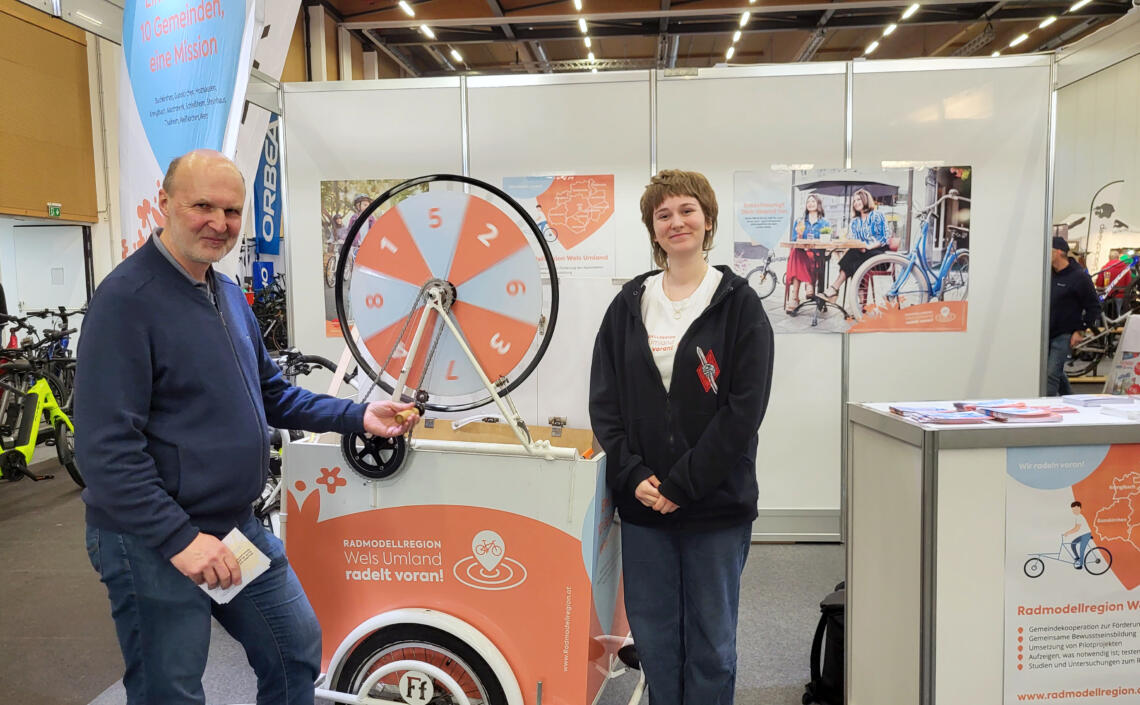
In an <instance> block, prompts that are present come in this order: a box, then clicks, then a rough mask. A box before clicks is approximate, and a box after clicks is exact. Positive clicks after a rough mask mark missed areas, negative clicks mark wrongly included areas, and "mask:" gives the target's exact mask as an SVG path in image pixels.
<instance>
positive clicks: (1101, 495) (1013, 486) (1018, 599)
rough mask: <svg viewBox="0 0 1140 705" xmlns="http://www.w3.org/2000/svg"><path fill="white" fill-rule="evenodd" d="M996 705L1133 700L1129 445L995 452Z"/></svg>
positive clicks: (1135, 517)
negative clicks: (1000, 490)
mask: <svg viewBox="0 0 1140 705" xmlns="http://www.w3.org/2000/svg"><path fill="white" fill-rule="evenodd" d="M1005 527H1006V528H1005V563H1006V565H1005V629H1004V639H1003V641H1004V650H1003V652H1004V662H1003V667H1004V673H1005V679H1004V680H1005V697H1004V702H1005V703H1006V705H1012V704H1013V703H1019V702H1024V701H1027V700H1048V701H1049V702H1058V703H1082V704H1084V703H1088V704H1089V705H1093V704H1095V703H1106V704H1107V703H1119V702H1135V701H1136V699H1135V697H1133V698H1131V699H1130V698H1128V697H1121V696H1128V695H1131V696H1135V695H1137V694H1140V678H1137V674H1138V673H1140V589H1138V588H1140V445H1137V444H1116V445H1111V446H1107V445H1101V446H1059V447H1050V448H1046V447H1030V448H1010V449H1008V450H1007V451H1006V516H1005Z"/></svg>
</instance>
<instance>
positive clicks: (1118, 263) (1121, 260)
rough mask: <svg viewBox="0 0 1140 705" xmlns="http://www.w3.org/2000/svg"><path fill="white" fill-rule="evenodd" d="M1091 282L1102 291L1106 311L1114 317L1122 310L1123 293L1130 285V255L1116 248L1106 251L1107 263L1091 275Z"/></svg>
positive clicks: (1124, 293)
mask: <svg viewBox="0 0 1140 705" xmlns="http://www.w3.org/2000/svg"><path fill="white" fill-rule="evenodd" d="M1093 284H1094V285H1096V287H1097V288H1098V289H1100V290H1101V291H1103V292H1104V299H1105V309H1106V313H1108V314H1109V315H1111V316H1113V317H1116V316H1119V315H1120V314H1121V313H1123V312H1124V307H1125V305H1126V303H1125V300H1124V299H1125V295H1126V294H1127V293H1128V288H1129V287H1130V286H1132V257H1130V256H1129V255H1127V254H1125V253H1122V252H1121V251H1120V250H1118V249H1112V250H1109V252H1108V263H1107V264H1105V265H1104V268H1103V269H1101V270H1100V271H1099V272H1097V273H1096V275H1095V276H1094V277H1093Z"/></svg>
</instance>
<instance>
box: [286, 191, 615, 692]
mask: <svg viewBox="0 0 1140 705" xmlns="http://www.w3.org/2000/svg"><path fill="white" fill-rule="evenodd" d="M425 189H426V190H425ZM371 216H375V217H374V218H373V217H371ZM369 221H374V222H373V223H372V224H371V225H368V223H369ZM362 227H363V228H367V232H358V231H359V230H360V229H361V228H362ZM353 243H358V247H357V248H356V249H355V252H354V251H353V250H354V244H353ZM334 293H335V297H336V308H337V315H338V318H339V321H340V325H341V330H342V331H344V336H345V343H346V346H347V348H348V349H349V350H350V351H351V353H352V356H353V357H354V358H355V360H356V362H357V364H358V366H359V369H360V371H361V372H362V373H363V375H362V379H361V384H360V386H361V388H362V392H361V396H367V397H371V398H375V397H377V396H379V397H381V398H392V399H398V400H403V401H407V402H413V403H415V404H416V405H417V406H418V407H419V409H420V410H421V412H422V413H423V414H429V415H430V416H432V417H433V418H431V419H428V420H425V422H424V423H421V424H420V426H418V427H417V428H416V429H415V430H414V431H413V433H412V435H411V436H410V437H407V438H395V439H384V438H379V437H374V436H371V435H369V434H367V433H363V434H359V433H352V434H346V435H345V436H343V437H337V436H336V435H335V434H325V435H324V436H320V437H309V438H305V439H303V440H301V441H297V442H293V443H291V444H290V445H289V448H288V452H287V453H286V454H285V459H284V475H283V483H282V485H283V487H284V488H285V492H286V496H285V498H284V500H283V505H284V507H283V512H282V522H281V525H282V533H283V536H284V538H285V542H286V548H287V551H288V554H289V558H290V562H291V564H292V565H293V568H294V570H296V572H297V574H298V576H299V577H300V579H301V582H302V584H303V585H304V587H305V590H306V593H307V594H308V596H309V598H310V601H311V602H312V604H313V607H314V610H315V611H316V613H317V616H318V619H319V620H320V622H321V627H322V632H323V634H324V643H325V651H324V653H323V654H322V670H323V675H322V679H321V682H320V684H319V688H318V695H319V696H320V697H323V698H326V699H328V700H332V701H334V702H408V703H432V704H433V705H443V704H445V703H452V704H462V703H472V704H481V705H524V704H526V705H531V704H534V703H539V702H542V701H543V700H545V701H547V702H567V703H571V702H573V703H577V702H591V701H592V700H593V699H594V698H595V697H596V695H597V694H598V693H599V692H600V690H601V689H602V688H603V687H604V685H605V683H606V682H607V681H608V679H609V678H610V677H612V676H613V675H617V674H619V673H621V672H622V671H623V670H624V669H623V668H622V667H621V666H620V665H619V664H620V661H619V659H618V656H617V652H618V651H619V650H620V647H622V646H623V645H624V644H626V643H627V641H628V640H627V635H628V625H627V623H626V621H625V615H624V609H623V607H622V603H621V600H620V598H619V583H620V540H619V532H618V529H617V527H616V524H615V522H614V516H613V503H612V501H611V498H610V497H609V495H608V493H607V490H606V485H605V454H604V453H602V452H600V450H599V449H596V448H594V447H593V446H592V439H591V436H590V434H589V432H588V431H574V430H572V429H564V428H562V427H556V428H545V427H534V426H528V424H527V423H526V422H525V421H524V420H523V417H522V415H521V414H520V413H519V411H518V409H517V408H516V407H515V404H514V403H513V402H512V400H511V397H510V395H511V393H512V392H515V391H516V390H518V389H519V387H520V385H522V384H523V383H524V382H525V381H526V380H527V379H528V377H529V376H530V375H531V374H532V373H533V372H534V371H535V369H536V368H537V366H538V364H539V361H540V359H541V358H542V355H543V353H544V352H545V350H546V349H547V347H548V346H549V345H550V341H551V337H552V335H553V331H554V326H555V323H556V320H557V312H558V278H557V273H556V271H555V268H554V262H553V257H552V255H551V253H550V250H549V247H548V245H547V239H546V237H544V233H543V232H542V230H541V229H540V228H539V226H538V225H537V224H536V223H535V222H534V220H533V219H531V218H530V217H529V216H528V214H527V213H526V212H525V211H524V210H523V209H522V208H521V207H520V206H519V205H518V204H517V203H515V202H514V201H513V200H511V199H510V197H508V196H507V195H506V194H505V193H503V192H502V191H500V190H499V189H497V188H495V187H493V186H491V185H489V184H486V183H483V182H480V181H478V180H475V179H471V178H468V177H463V176H454V175H433V176H426V177H422V178H419V179H413V180H411V181H408V182H405V183H403V184H400V185H399V186H396V187H395V188H393V189H391V190H389V191H387V192H386V193H384V194H383V195H381V196H380V197H378V198H377V199H376V200H375V201H373V202H372V203H371V204H369V206H368V208H366V209H365V211H364V212H363V213H362V214H361V216H360V217H359V218H357V219H356V222H355V223H354V226H353V228H351V229H350V232H349V233H348V236H347V238H346V240H345V244H344V245H343V246H342V248H341V251H340V255H339V257H338V260H337V271H336V287H335V292H334ZM488 404H493V405H494V406H495V407H497V409H498V412H499V415H500V416H501V418H502V419H503V422H502V423H473V424H452V423H450V422H449V420H448V419H446V418H444V417H446V416H449V415H451V416H454V415H457V414H460V413H466V412H470V411H471V410H473V409H477V408H479V407H481V406H484V405H488ZM432 422H434V423H432ZM456 426H461V428H456ZM369 698H370V699H369Z"/></svg>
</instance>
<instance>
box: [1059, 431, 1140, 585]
mask: <svg viewBox="0 0 1140 705" xmlns="http://www.w3.org/2000/svg"><path fill="white" fill-rule="evenodd" d="M1073 497H1074V498H1075V499H1077V500H1078V501H1079V502H1081V504H1082V505H1084V507H1083V513H1084V516H1085V519H1087V520H1088V522H1089V528H1090V529H1092V535H1093V540H1094V541H1095V542H1096V545H1097V546H1103V547H1104V548H1107V549H1108V550H1109V551H1111V552H1112V572H1113V574H1115V575H1116V577H1117V578H1118V579H1119V580H1120V583H1121V584H1122V585H1123V586H1124V587H1125V589H1127V590H1132V589H1133V588H1136V587H1138V586H1140V445H1116V446H1113V447H1112V449H1111V450H1110V451H1109V452H1108V455H1107V456H1105V458H1104V460H1103V461H1102V462H1101V464H1100V467H1098V468H1097V469H1096V470H1095V471H1093V473H1092V474H1091V475H1089V476H1088V477H1086V478H1085V479H1084V480H1081V481H1080V482H1078V483H1077V484H1075V485H1073Z"/></svg>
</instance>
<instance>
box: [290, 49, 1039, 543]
mask: <svg viewBox="0 0 1140 705" xmlns="http://www.w3.org/2000/svg"><path fill="white" fill-rule="evenodd" d="M1051 70H1052V59H1051V57H1049V56H1025V57H1011V58H995V59H968V60H908V61H882V62H865V61H857V62H852V63H847V64H842V63H821V64H796V65H784V66H762V67H742V68H717V69H706V70H700V71H698V72H696V73H695V74H694V73H687V74H686V75H684V76H666V75H664V74H663V73H659V72H623V73H603V74H579V75H566V76H561V75H559V76H553V75H545V76H512V77H471V78H441V79H409V80H389V81H353V82H347V83H345V82H339V83H317V84H286V85H285V86H283V94H284V97H283V111H282V112H283V116H282V123H283V125H284V139H283V146H284V153H285V163H286V184H287V223H286V225H285V231H286V232H287V233H289V234H290V237H289V240H288V250H289V256H288V270H289V271H288V274H289V282H290V287H291V290H292V297H291V299H292V301H291V305H292V312H291V316H292V320H291V329H292V330H293V343H294V345H296V346H297V347H299V348H300V349H302V350H304V351H305V352H308V353H316V354H322V355H325V356H326V357H330V358H333V359H337V358H339V357H340V356H341V354H342V351H343V348H344V343H343V340H342V339H341V338H340V336H339V334H332V336H331V337H330V330H329V326H328V304H329V297H330V296H331V293H330V291H329V290H328V288H327V287H326V286H325V284H324V278H323V275H322V270H323V266H322V265H323V262H324V260H325V255H324V248H325V247H326V246H325V243H324V241H323V238H322V228H323V226H324V225H325V220H323V219H322V212H321V211H322V190H321V188H322V183H325V184H326V189H327V188H329V184H330V182H334V183H335V182H340V183H341V184H343V183H346V182H353V183H359V182H367V181H372V182H376V183H377V184H378V185H379V184H383V183H398V182H399V181H401V180H404V179H409V178H413V177H416V176H421V175H424V174H430V173H437V172H443V173H458V174H466V175H470V176H472V177H475V178H478V179H481V180H483V181H487V182H489V183H491V184H493V185H495V186H498V187H503V186H504V184H505V182H506V181H507V180H510V179H514V178H516V177H549V176H558V175H562V176H569V175H574V176H578V177H581V176H582V175H601V176H604V177H609V176H610V175H612V183H613V186H612V191H611V192H610V193H611V194H612V199H613V212H612V218H611V221H612V222H611V223H609V224H608V225H607V227H608V228H609V233H611V234H610V235H608V236H607V237H610V238H612V244H610V245H608V249H604V250H603V254H600V255H598V257H599V258H600V259H601V260H603V261H605V260H607V259H608V261H609V264H610V266H609V267H601V268H598V269H597V270H596V271H590V269H589V268H575V267H574V266H572V265H571V266H569V267H568V269H569V270H571V271H567V272H566V273H565V274H560V282H559V288H560V293H561V305H560V310H559V317H558V323H557V326H556V328H555V333H554V338H553V342H552V344H551V346H550V349H549V351H548V352H547V354H546V356H545V357H544V359H543V362H542V364H541V365H540V366H539V368H538V370H537V372H536V373H535V375H533V376H532V377H531V378H530V379H528V380H527V381H526V382H525V383H524V384H523V385H522V386H521V387H520V388H519V390H517V391H516V392H515V393H514V394H513V395H512V396H513V398H514V400H515V402H516V404H517V405H518V407H519V410H520V412H522V414H523V416H524V418H526V419H527V421H528V423H534V424H546V423H547V421H548V419H549V418H550V417H551V416H562V417H565V418H566V420H567V423H568V424H569V425H570V426H573V427H588V424H589V418H588V413H587V408H586V399H587V391H588V390H587V387H588V379H589V365H590V354H591V349H592V345H593V338H594V333H595V331H596V330H597V325H598V322H599V321H600V319H601V316H602V313H603V312H604V310H605V307H606V306H607V305H608V303H609V301H610V300H611V299H612V298H613V296H614V295H615V294H616V292H617V290H618V289H619V288H620V286H621V284H622V283H624V282H625V281H627V280H628V279H629V278H630V277H632V276H634V275H636V274H638V273H640V272H642V271H645V270H647V269H650V268H651V267H652V264H651V258H650V249H649V243H648V236H647V234H646V232H645V228H644V226H643V225H642V224H641V222H640V212H639V208H638V200H639V197H640V194H641V192H642V190H643V188H644V186H645V184H646V183H647V182H648V178H649V176H650V175H651V174H653V173H654V172H655V171H656V170H658V169H662V168H683V169H693V170H697V171H701V172H703V173H705V174H706V175H707V176H708V177H709V179H710V181H711V182H712V185H713V187H714V188H715V189H716V192H717V195H718V200H719V202H720V218H719V230H718V235H717V242H716V246H715V248H714V249H713V251H712V252H711V253H710V260H711V261H712V262H713V263H714V264H731V263H732V262H733V261H734V257H733V252H734V249H733V248H734V231H735V230H736V228H735V227H734V225H735V223H734V221H735V220H737V219H738V218H739V217H740V216H739V214H738V213H737V212H736V209H735V200H736V199H735V198H734V188H736V185H735V183H736V182H735V180H734V179H735V177H736V175H737V174H738V172H760V173H772V172H773V171H776V172H778V171H787V170H790V169H800V170H803V169H821V168H843V167H856V168H859V169H864V170H876V169H883V168H886V167H888V166H890V167H913V168H916V169H917V168H922V167H931V166H950V165H969V167H970V168H971V169H972V171H973V193H972V203H971V208H972V211H971V215H970V218H971V224H970V251H971V253H970V254H971V256H970V259H971V267H970V269H971V270H972V271H971V272H970V289H969V294H970V300H971V301H972V302H973V303H974V305H973V306H971V307H970V308H969V321H968V325H966V326H965V330H964V331H960V332H950V333H892V334H882V333H881V334H862V335H847V334H833V335H800V334H778V336H777V343H776V349H777V354H776V371H775V379H774V383H773V391H772V399H771V403H770V405H769V411H768V415H767V418H766V419H765V422H764V425H763V426H762V428H761V431H760V443H761V448H762V451H761V453H760V461H759V463H758V468H757V476H758V480H759V483H760V519H759V520H758V521H757V524H756V526H755V529H754V536H755V537H756V538H768V539H786V540H813V539H814V540H836V539H838V538H839V535H840V521H839V507H840V506H841V498H842V487H841V477H842V475H841V468H842V453H841V448H842V432H841V429H842V428H843V427H844V425H845V424H843V423H842V420H843V418H844V410H843V409H844V403H845V402H847V401H873V400H891V399H944V398H962V397H967V398H968V397H1003V396H1034V395H1036V394H1037V392H1038V390H1039V384H1040V377H1041V350H1042V345H1043V335H1044V333H1043V330H1042V316H1041V311H1042V308H1043V302H1044V285H1045V278H1044V277H1045V272H1046V267H1047V257H1046V255H1047V252H1046V234H1047V233H1048V228H1047V225H1048V223H1049V218H1048V213H1047V204H1048V203H1049V199H1048V197H1047V195H1048V190H1049V185H1050V183H1049V182H1050V180H1049V178H1048V175H1049V168H1050V164H1049V137H1050V130H1051V127H1052V125H1051V121H1050V102H1051V96H1052V92H1051V88H1052V84H1051ZM377 187H378V186H377ZM372 195H373V196H375V195H378V192H377V193H373V194H372ZM327 215H328V214H327V213H326V214H325V219H326V220H327ZM833 315H834V314H833Z"/></svg>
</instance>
